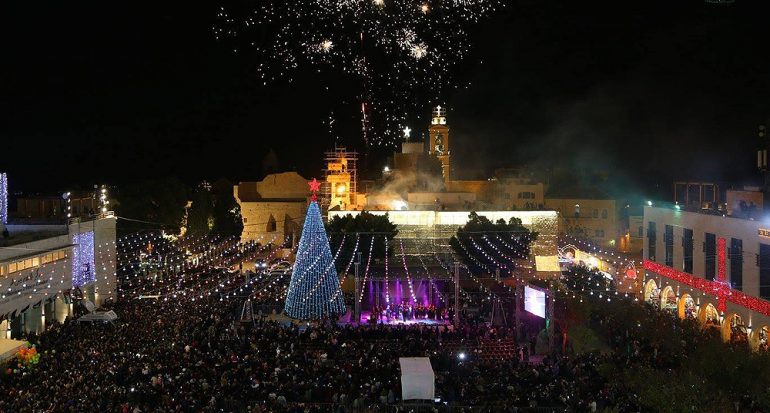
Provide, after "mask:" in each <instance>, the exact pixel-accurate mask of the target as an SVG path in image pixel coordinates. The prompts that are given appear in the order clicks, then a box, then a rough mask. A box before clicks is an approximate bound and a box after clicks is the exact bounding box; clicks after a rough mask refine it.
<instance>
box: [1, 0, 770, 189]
mask: <svg viewBox="0 0 770 413" xmlns="http://www.w3.org/2000/svg"><path fill="white" fill-rule="evenodd" d="M10 3H19V4H10ZM45 3H47V4H45ZM510 3H511V5H510V6H509V7H508V8H507V9H506V10H505V11H503V12H501V13H499V14H498V15H497V16H496V17H495V18H494V19H492V20H489V21H486V22H485V23H484V24H483V25H481V26H479V27H478V28H476V29H474V30H473V33H474V35H473V38H474V42H475V44H476V49H475V51H474V55H473V60H472V61H471V62H469V64H468V65H467V68H466V69H465V70H464V71H463V72H462V73H459V74H458V78H459V79H460V80H463V81H466V80H467V81H470V82H471V86H470V87H469V88H468V89H466V90H463V91H461V92H458V93H455V94H454V95H451V96H446V97H445V102H444V103H446V104H448V105H449V106H450V108H451V110H450V112H449V123H450V126H451V127H452V150H453V154H454V158H455V162H456V168H457V169H460V170H465V171H467V172H468V173H469V175H470V172H474V171H479V172H488V171H490V170H492V169H493V168H494V167H499V166H511V167H515V166H519V165H524V164H528V165H538V166H546V167H549V168H553V167H558V166H563V167H568V168H579V169H585V168H589V167H590V168H593V169H598V170H603V171H607V172H610V173H611V174H612V175H613V176H617V177H621V178H623V179H625V180H627V181H629V182H631V183H633V184H634V185H636V187H638V188H639V189H640V190H644V191H648V190H650V188H654V187H655V185H658V187H659V188H670V185H671V180H672V179H692V180H719V181H728V182H734V183H742V182H748V181H749V180H750V179H753V178H756V177H755V176H754V175H755V174H754V161H753V159H754V156H755V155H754V153H755V150H756V146H757V145H758V144H759V139H758V138H757V125H758V124H760V123H763V122H766V121H767V120H768V119H769V118H770V24H768V20H767V19H768V16H770V2H767V1H760V0H754V1H750V0H737V1H736V3H735V4H733V5H727V6H725V5H707V4H704V2H703V1H702V0H686V1H685V0H682V1H670V0H667V1H652V0H649V1H639V2H629V1H624V2H618V1H613V2H610V1H606V2H603V1H575V0H561V1H556V0H553V1H543V0H528V1H511V2H510ZM1 14H2V16H3V24H2V25H0V26H2V28H1V29H0V30H2V39H3V40H2V50H3V58H2V62H3V63H2V65H1V66H2V68H1V69H0V73H2V79H3V81H2V84H1V85H0V88H1V89H0V90H2V92H1V93H0V114H2V115H0V116H2V117H1V118H0V142H2V148H0V153H2V157H0V170H4V171H7V172H9V175H10V179H11V185H12V186H14V187H15V188H14V189H16V190H26V191H55V190H60V189H63V188H69V187H72V186H75V185H86V184H91V183H95V182H99V183H102V182H105V183H110V184H117V185H120V184H125V183H128V182H133V181H136V180H141V179H144V178H148V177H153V176H167V175H171V176H176V177H178V178H180V179H182V180H184V181H186V182H188V183H194V182H196V181H199V180H201V179H210V180H215V179H217V178H220V177H226V178H229V179H232V180H253V179H258V178H260V177H261V174H262V168H261V165H260V162H261V160H262V159H263V157H264V156H265V154H266V152H267V151H268V150H269V149H270V148H273V149H274V150H275V151H276V153H277V156H278V160H279V162H280V165H281V167H282V168H284V169H296V170H298V171H299V172H300V173H302V174H304V175H306V176H308V177H310V176H314V175H315V176H318V175H320V168H321V158H322V152H323V151H324V150H325V149H328V148H330V147H331V146H332V145H333V143H334V140H333V138H332V137H331V136H330V135H329V133H328V128H327V125H326V124H325V123H324V122H325V120H326V118H327V116H328V108H327V106H328V104H327V100H328V99H329V96H328V95H324V93H322V92H321V91H320V89H319V87H318V85H317V84H316V83H315V82H314V81H313V77H312V76H311V75H310V74H308V75H306V76H302V75H300V76H299V79H298V81H297V82H295V83H294V84H292V85H285V84H276V85H269V86H267V87H265V86H262V85H261V84H260V82H259V81H258V79H257V78H256V76H255V75H254V70H253V67H252V61H250V60H249V59H248V58H247V57H244V56H240V55H237V54H233V53H232V52H231V51H230V50H229V49H228V48H227V47H225V46H224V45H223V44H221V43H218V42H216V41H215V39H214V37H213V36H212V34H211V30H212V24H213V23H214V19H215V14H216V4H215V3H211V2H184V3H182V2H122V3H114V2H96V1H88V2H83V1H76V2H64V3H62V2H43V3H40V2H34V3H30V2H5V3H4V4H3V6H2V11H1ZM481 62H483V63H481ZM432 103H433V102H426V109H425V112H424V113H416V114H415V115H414V122H415V124H413V125H410V126H411V127H412V129H414V130H415V131H416V132H415V133H413V136H419V134H420V132H421V131H422V130H423V129H424V127H425V126H423V125H421V124H418V122H419V121H421V120H422V121H424V119H425V118H426V116H427V115H428V114H429V107H430V106H431V104H432ZM439 103H441V102H439ZM339 122H340V123H342V124H345V122H346V120H345V119H340V120H339ZM356 122H357V120H356V119H355V118H353V117H351V118H350V120H349V123H350V125H352V126H351V127H350V129H349V130H350V132H349V133H348V135H349V136H347V137H346V139H347V140H348V141H349V142H350V141H353V142H355V141H356V137H355V136H354V135H355V131H356V129H355V128H354V127H353V126H355V125H356ZM343 130H344V129H343ZM359 149H362V148H359ZM368 162H369V164H370V165H371V167H372V168H371V169H372V170H379V169H380V168H381V166H382V165H383V164H384V159H382V158H381V156H380V155H379V154H378V153H377V152H376V151H375V152H374V153H373V154H372V155H371V156H370V157H369V160H368Z"/></svg>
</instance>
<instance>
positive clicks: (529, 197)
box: [516, 192, 535, 199]
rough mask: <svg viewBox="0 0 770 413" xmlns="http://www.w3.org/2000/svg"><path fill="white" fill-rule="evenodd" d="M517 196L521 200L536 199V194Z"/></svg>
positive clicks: (520, 194) (519, 194)
mask: <svg viewBox="0 0 770 413" xmlns="http://www.w3.org/2000/svg"><path fill="white" fill-rule="evenodd" d="M516 196H517V197H518V198H519V199H535V193H534V192H519V193H518V194H517V195H516Z"/></svg>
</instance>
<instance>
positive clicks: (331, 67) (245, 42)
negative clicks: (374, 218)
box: [213, 0, 503, 146]
mask: <svg viewBox="0 0 770 413" xmlns="http://www.w3.org/2000/svg"><path fill="white" fill-rule="evenodd" d="M502 3H503V1H502V0H432V1H430V0H424V1H415V0H257V1H254V0H250V1H244V0H224V2H223V3H222V4H221V5H220V8H219V12H218V15H217V23H216V24H215V26H214V28H213V31H214V36H215V37H216V38H217V39H218V40H221V41H223V42H230V43H231V44H232V48H233V50H234V51H236V52H238V53H251V54H254V56H255V57H256V60H257V64H256V69H257V73H258V75H259V76H260V77H261V79H262V81H263V82H264V83H265V84H268V83H271V82H276V81H280V80H285V81H289V82H291V81H293V78H294V76H295V74H296V73H297V72H298V71H299V70H305V69H310V70H313V72H314V73H317V75H318V78H319V81H320V82H324V83H325V85H326V86H327V88H334V87H335V86H344V87H345V88H350V85H351V83H352V84H356V85H358V86H357V87H354V88H353V89H355V91H356V92H355V96H351V97H350V98H351V99H349V100H350V101H356V102H357V104H354V105H350V108H349V109H350V110H351V111H360V118H361V120H362V124H361V128H362V135H363V138H364V140H365V142H366V144H367V145H376V146H392V145H394V144H396V143H397V142H398V141H399V139H400V138H401V137H402V136H403V134H402V125H404V124H405V123H406V122H405V119H406V118H407V117H408V116H410V115H414V114H415V113H422V112H424V111H425V109H426V107H427V106H429V105H431V104H434V103H436V102H441V101H442V100H443V99H444V96H446V94H447V92H448V91H449V90H451V89H456V88H458V87H459V85H458V84H457V83H456V81H455V78H456V76H455V74H456V71H457V69H458V67H459V65H460V63H462V62H463V60H464V59H465V58H466V57H467V55H468V53H469V51H470V47H471V45H470V40H469V36H468V32H467V28H468V27H469V26H470V25H472V24H475V23H478V22H479V21H481V19H483V18H485V17H487V16H489V15H491V14H492V13H494V12H495V11H496V10H498V9H499V8H500V7H502ZM341 79H342V80H341Z"/></svg>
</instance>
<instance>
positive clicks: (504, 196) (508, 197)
mask: <svg viewBox="0 0 770 413" xmlns="http://www.w3.org/2000/svg"><path fill="white" fill-rule="evenodd" d="M503 198H505V199H511V193H510V192H506V193H504V194H503Z"/></svg>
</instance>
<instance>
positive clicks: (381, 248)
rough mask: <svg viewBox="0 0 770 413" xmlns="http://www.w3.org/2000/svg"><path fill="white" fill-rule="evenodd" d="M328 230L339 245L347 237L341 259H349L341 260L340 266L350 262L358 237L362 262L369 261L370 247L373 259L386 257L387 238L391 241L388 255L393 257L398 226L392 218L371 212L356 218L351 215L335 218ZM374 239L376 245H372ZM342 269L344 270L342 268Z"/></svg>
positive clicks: (327, 226) (330, 222) (327, 227)
mask: <svg viewBox="0 0 770 413" xmlns="http://www.w3.org/2000/svg"><path fill="white" fill-rule="evenodd" d="M326 230H327V231H328V232H329V233H330V234H332V241H333V242H336V243H337V246H339V242H341V240H342V236H343V235H344V236H345V245H343V251H342V252H341V254H340V256H341V257H343V258H344V257H347V261H346V260H340V261H341V262H340V263H338V264H339V265H344V264H346V263H347V262H349V260H350V258H351V256H352V254H353V250H354V249H355V239H356V237H358V252H361V253H362V258H361V259H362V260H364V261H365V260H367V259H368V254H369V246H370V245H372V246H373V248H372V257H373V258H379V257H382V258H384V257H385V237H387V238H388V240H390V242H389V245H388V255H389V256H392V255H393V238H395V237H396V235H398V229H396V224H394V223H392V222H390V218H389V217H388V215H387V214H385V215H374V214H371V213H369V212H361V213H360V214H358V215H356V216H355V217H354V216H353V215H351V214H348V215H345V216H335V217H334V218H332V219H331V221H329V223H328V224H327V225H326ZM372 238H374V244H372ZM340 269H342V268H340Z"/></svg>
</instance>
